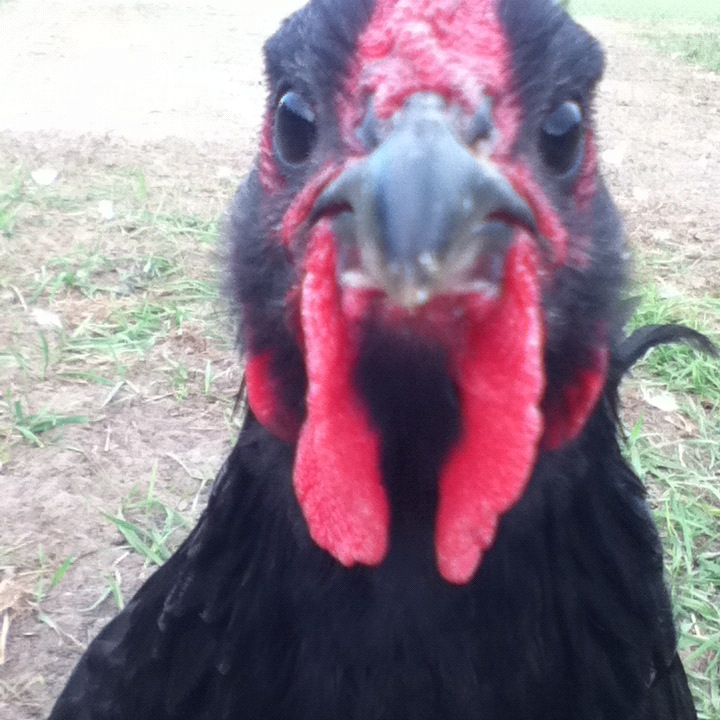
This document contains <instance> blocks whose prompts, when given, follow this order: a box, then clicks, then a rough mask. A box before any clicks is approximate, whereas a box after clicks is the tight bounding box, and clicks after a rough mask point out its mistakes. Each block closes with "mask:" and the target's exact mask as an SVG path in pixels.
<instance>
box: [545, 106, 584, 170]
mask: <svg viewBox="0 0 720 720" xmlns="http://www.w3.org/2000/svg"><path fill="white" fill-rule="evenodd" d="M583 138H584V132H583V113H582V108H581V107H580V105H578V103H576V102H573V101H571V100H567V101H565V102H564V103H562V104H561V105H558V107H557V108H555V110H553V112H552V113H550V115H549V116H548V117H547V119H546V120H545V124H544V125H543V126H542V132H541V133H540V153H541V155H542V159H543V161H544V162H545V164H546V165H547V166H548V167H549V168H550V170H552V171H553V172H554V173H556V174H557V175H569V174H570V173H572V172H574V171H575V170H577V168H578V166H579V164H580V161H581V159H582V156H583V150H584V142H583Z"/></svg>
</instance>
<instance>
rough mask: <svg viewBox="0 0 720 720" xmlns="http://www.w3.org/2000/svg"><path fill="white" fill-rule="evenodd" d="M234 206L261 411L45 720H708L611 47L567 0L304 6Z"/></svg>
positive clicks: (276, 60) (271, 56) (666, 334)
mask: <svg viewBox="0 0 720 720" xmlns="http://www.w3.org/2000/svg"><path fill="white" fill-rule="evenodd" d="M266 59H267V70H268V78H269V105H268V110H267V115H266V119H265V125H264V130H263V133H262V138H261V147H260V152H259V156H258V159H257V162H256V164H255V167H254V169H253V170H252V172H251V173H250V176H249V177H248V178H247V180H246V181H245V182H244V184H243V185H242V187H241V188H240V190H239V192H238V194H237V197H236V198H235V201H234V204H233V207H232V219H231V223H230V228H229V235H230V240H231V262H230V266H231V283H232V292H233V297H234V298H235V300H236V302H237V306H238V308H239V311H240V315H241V339H242V342H243V344H244V346H245V349H246V351H247V354H248V364H247V371H246V383H247V392H248V401H249V406H250V411H249V412H248V414H247V417H246V420H245V423H244V427H243V430H242V432H241V434H240V438H239V440H238V442H237V445H236V447H235V449H234V450H233V452H232V454H231V456H230V457H229V459H228V460H227V462H226V464H225V466H224V467H223V469H222V470H221V472H220V475H219V477H218V479H217V481H216V483H215V487H214V489H213V492H212V495H211V497H210V500H209V504H208V507H207V510H206V511H205V513H204V514H203V516H202V518H201V519H200V522H199V523H198V525H197V527H196V528H195V529H194V530H193V532H192V533H191V535H190V537H189V538H188V539H187V540H186V541H185V543H184V544H183V545H182V547H181V548H180V549H179V550H178V552H177V553H176V554H175V555H174V556H173V557H172V558H171V559H170V560H169V561H168V562H167V564H166V565H165V566H164V567H162V568H160V569H159V570H158V571H157V572H156V573H155V574H154V576H153V577H151V578H150V579H149V580H148V581H147V582H146V583H145V585H144V586H143V587H142V588H141V589H140V591H139V592H138V593H137V595H136V596H135V598H134V599H133V600H132V602H131V603H130V604H129V605H128V606H127V608H126V609H125V610H124V611H123V612H122V613H121V614H120V615H119V616H118V617H117V618H116V619H115V620H113V621H112V622H111V623H110V624H109V625H108V626H107V627H106V628H105V629H104V630H103V631H102V632H101V633H100V635H99V637H98V638H97V639H96V640H95V641H94V642H93V643H92V645H91V646H90V648H89V649H88V651H87V652H86V653H85V655H84V656H83V658H82V659H81V660H80V663H79V664H78V666H77V668H76V669H75V672H74V674H73V675H72V677H71V679H70V681H69V683H68V685H67V687H66V689H65V690H64V692H63V693H62V695H61V696H60V698H59V700H58V701H57V704H56V705H55V708H54V710H53V712H52V715H51V717H52V719H53V720H70V719H72V720H84V719H86V718H93V719H96V720H110V719H111V718H112V719H117V720H170V719H171V718H182V719H184V720H201V719H207V720H224V719H227V720H230V719H232V720H275V719H276V720H289V719H291V718H292V719H293V720H431V719H432V720H692V719H693V718H695V717H696V714H695V710H694V708H693V702H692V699H691V697H690V693H689V691H688V687H687V682H686V679H685V675H684V672H683V668H682V665H681V662H680V660H679V658H678V655H677V653H676V638H675V630H674V627H673V618H672V613H671V608H670V600H669V595H668V590H667V588H666V586H665V583H664V581H663V569H662V549H661V546H660V542H659V539H658V534H657V531H656V529H655V526H654V524H653V522H652V519H651V517H650V514H649V512H648V508H647V505H646V503H645V498H644V491H643V487H642V485H641V483H640V481H639V480H638V479H637V478H636V477H635V475H634V474H633V473H632V471H631V469H630V468H629V467H628V465H627V463H626V462H625V460H624V459H623V457H622V455H621V452H620V449H619V447H618V437H617V436H618V420H617V415H616V403H617V388H618V384H619V382H620V379H621V376H622V375H623V374H624V372H625V371H626V370H627V369H628V368H629V366H630V365H631V364H632V363H633V362H634V361H635V360H636V359H638V357H640V356H641V355H642V354H643V353H644V352H645V351H647V350H648V349H649V348H650V347H652V346H653V345H655V344H658V343H660V342H668V341H675V340H688V341H690V342H694V343H696V344H698V345H701V346H703V347H705V348H706V349H708V345H709V344H708V342H707V341H706V340H705V339H704V338H702V337H701V336H698V335H696V334H695V333H693V332H692V331H689V330H685V329H683V328H677V327H668V326H661V327H650V328H644V329H643V330H641V331H639V332H637V333H635V334H634V335H632V336H631V337H630V338H629V339H626V338H625V336H624V335H623V330H622V326H623V321H624V319H625V315H626V314H627V313H626V312H625V311H624V310H623V304H622V302H621V301H620V299H619V298H620V295H621V292H622V290H623V288H624V283H625V280H626V250H625V246H624V240H623V234H622V228H621V223H620V220H619V219H618V214H617V212H616V210H615V208H614V206H613V204H612V202H611V200H610V198H609V196H608V194H607V191H606V189H605V187H604V185H603V183H602V180H601V178H600V177H599V174H598V168H597V151H596V144H595V135H594V131H593V125H592V100H593V89H594V87H595V85H596V83H597V81H598V78H599V77H600V75H601V71H602V67H603V55H602V51H601V49H600V47H599V46H598V44H597V43H596V41H595V40H594V39H593V38H592V37H591V36H589V35H588V34H587V33H586V32H585V31H584V30H583V29H581V28H580V27H579V26H578V25H576V24H575V23H574V22H573V21H572V20H571V19H570V18H569V17H568V15H567V14H566V12H565V11H564V9H562V8H561V7H560V6H559V5H558V4H556V3H554V2H551V0H313V1H312V2H311V3H310V4H309V5H308V6H307V7H306V8H305V9H303V10H301V11H299V12H298V13H297V14H295V15H294V16H293V17H291V18H290V19H289V20H288V21H286V22H285V24H284V25H283V26H282V28H281V29H280V30H279V31H278V33H277V34H276V35H275V36H274V37H273V38H272V39H271V40H270V41H269V42H268V43H267V46H266Z"/></svg>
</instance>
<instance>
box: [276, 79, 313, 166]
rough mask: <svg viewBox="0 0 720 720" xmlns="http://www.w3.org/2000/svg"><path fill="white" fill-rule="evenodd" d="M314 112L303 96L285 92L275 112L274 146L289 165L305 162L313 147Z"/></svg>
mask: <svg viewBox="0 0 720 720" xmlns="http://www.w3.org/2000/svg"><path fill="white" fill-rule="evenodd" d="M316 137H317V129H316V127H315V113H314V112H313V110H312V108H311V107H310V105H309V104H308V103H307V102H306V101H305V100H304V99H303V97H302V96H301V95H300V94H299V93H296V92H294V91H292V90H291V91H289V92H286V93H285V94H284V95H283V96H282V98H281V99H280V102H279V103H278V106H277V110H276V112H275V148H276V150H277V152H278V154H279V155H280V158H281V159H282V160H283V161H284V162H286V163H288V164H289V165H300V164H301V163H303V162H305V161H306V160H307V159H308V158H309V157H310V153H312V150H313V148H314V147H315V140H316Z"/></svg>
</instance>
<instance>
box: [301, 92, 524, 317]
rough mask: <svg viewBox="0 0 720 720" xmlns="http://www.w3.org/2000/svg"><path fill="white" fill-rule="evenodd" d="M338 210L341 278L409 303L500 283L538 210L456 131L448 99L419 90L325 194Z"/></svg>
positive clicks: (326, 210) (323, 209)
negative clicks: (518, 235)
mask: <svg viewBox="0 0 720 720" xmlns="http://www.w3.org/2000/svg"><path fill="white" fill-rule="evenodd" d="M327 214H333V215H334V216H335V225H336V234H337V236H338V239H339V244H340V256H341V258H342V259H343V260H342V267H341V268H340V279H341V282H345V283H347V284H354V285H358V284H360V285H366V286H372V287H379V288H381V289H383V290H384V291H385V292H386V293H387V294H388V296H389V297H390V298H392V299H393V300H394V301H395V302H397V303H398V304H400V305H403V306H406V307H412V306H417V305H422V304H423V303H425V302H427V300H429V299H430V298H431V297H432V296H434V295H437V294H440V293H450V292H467V291H472V290H482V289H487V288H488V287H491V286H494V287H495V288H496V287H497V285H498V284H499V282H500V279H501V276H502V268H503V262H504V256H505V253H506V251H507V248H508V247H509V245H510V244H511V242H512V239H513V236H514V229H515V227H516V226H521V227H524V228H526V229H528V230H529V231H530V232H531V233H533V234H535V233H536V223H535V217H534V215H533V213H532V211H531V209H530V208H529V206H528V205H527V203H526V202H525V201H524V200H523V199H522V198H521V197H520V196H519V195H518V194H517V192H516V191H515V190H514V189H513V187H512V185H511V184H510V182H509V181H508V180H507V179H506V178H505V177H504V176H503V175H502V174H501V173H500V171H499V170H498V169H497V168H496V167H495V166H494V165H493V164H492V163H491V162H490V161H489V160H486V159H483V158H478V157H476V156H474V155H473V154H472V153H471V152H470V150H469V149H468V148H467V147H466V146H464V145H463V144H462V143H461V142H460V141H459V140H458V139H457V137H456V134H455V133H454V132H453V129H452V127H451V122H450V119H449V117H448V113H447V110H446V107H445V102H444V100H443V99H442V98H440V97H439V96H437V95H434V94H428V93H419V94H416V95H413V96H412V97H410V98H409V99H408V101H407V102H406V104H405V106H404V107H403V109H402V110H400V111H399V112H398V113H397V114H396V116H395V117H394V118H393V120H392V129H391V131H390V133H389V134H388V135H387V137H386V138H385V139H384V140H383V142H382V143H381V144H380V145H379V146H378V147H377V148H376V149H375V150H374V151H373V152H372V153H371V154H370V155H369V156H368V157H366V158H365V159H364V160H362V161H360V162H358V163H356V164H354V165H352V166H350V167H349V168H348V169H346V170H345V171H343V172H342V173H341V175H340V176H339V177H338V178H336V179H335V180H334V181H333V182H332V183H331V184H330V185H329V186H328V187H327V188H326V190H325V191H324V192H323V193H322V195H321V196H320V197H319V198H318V200H317V202H316V204H315V207H314V209H313V219H318V218H319V217H320V216H321V215H327Z"/></svg>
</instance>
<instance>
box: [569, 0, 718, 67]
mask: <svg viewBox="0 0 720 720" xmlns="http://www.w3.org/2000/svg"><path fill="white" fill-rule="evenodd" d="M568 9H569V10H570V12H571V13H572V14H573V15H577V16H579V17H583V16H587V17H592V16H600V17H608V18H614V19H618V20H630V21H633V22H642V23H643V27H641V28H638V32H639V34H640V35H641V37H643V38H644V39H645V40H647V41H648V42H649V43H650V44H651V45H653V46H654V47H655V48H656V49H658V50H659V51H660V52H662V53H663V54H665V55H669V56H671V57H674V58H679V59H680V60H682V61H684V62H687V63H690V64H692V65H698V66H701V67H704V68H707V69H709V70H713V71H714V72H720V3H718V2H717V1H716V0H688V1H687V2H681V0H570V1H569V2H568ZM647 23H651V25H650V28H648V26H647ZM679 26H680V27H679ZM648 29H651V32H647V30H648Z"/></svg>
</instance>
